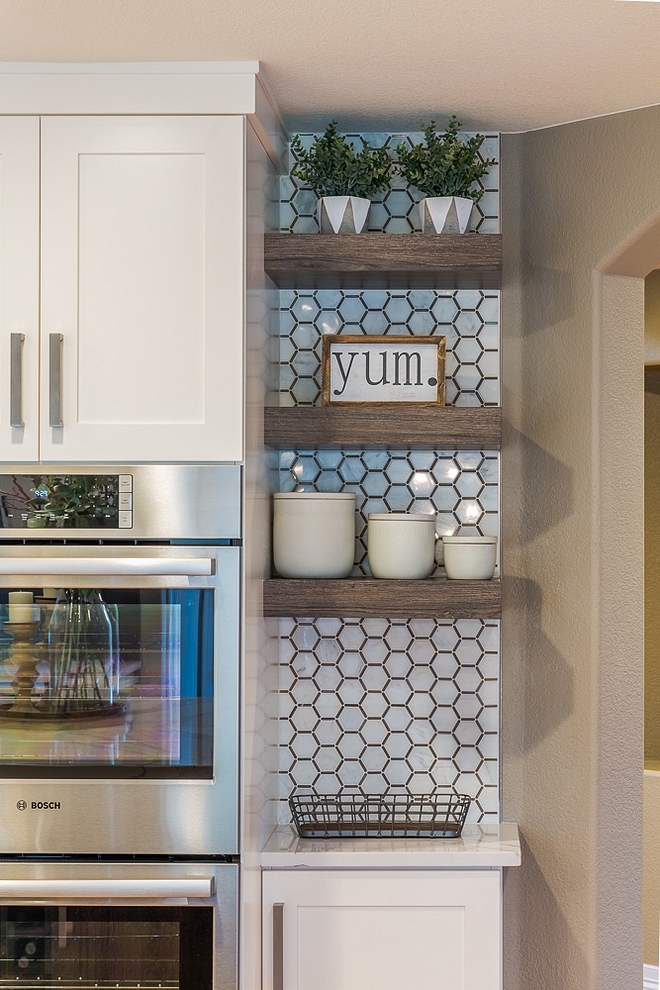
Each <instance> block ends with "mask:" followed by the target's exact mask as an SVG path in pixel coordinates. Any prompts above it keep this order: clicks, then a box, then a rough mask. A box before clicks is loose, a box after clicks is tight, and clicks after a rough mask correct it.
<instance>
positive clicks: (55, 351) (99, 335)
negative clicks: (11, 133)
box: [41, 117, 244, 463]
mask: <svg viewBox="0 0 660 990" xmlns="http://www.w3.org/2000/svg"><path fill="white" fill-rule="evenodd" d="M243 162H244V122H243V119H242V118H240V117H48V118H44V119H43V121H42V173H41V188H42V255H41V257H42V278H41V285H42V301H41V339H42V350H41V380H42V388H41V397H42V398H41V458H42V459H43V460H46V461H58V460H59V461H69V462H71V461H122V462H123V463H130V462H131V461H156V462H159V461H214V460H217V461H225V460H228V461H232V460H234V461H236V460H241V459H242V457H243V440H242V431H243V185H244V183H243V172H244V164H243ZM60 423H61V426H60V425H59V424H60Z"/></svg>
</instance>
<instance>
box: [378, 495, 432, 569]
mask: <svg viewBox="0 0 660 990" xmlns="http://www.w3.org/2000/svg"><path fill="white" fill-rule="evenodd" d="M367 552H368V558H369V567H370V569H371V573H372V574H373V576H374V577H375V578H389V579H390V580H410V581H421V580H422V579H423V578H427V577H428V576H429V574H430V573H431V571H432V570H433V566H434V563H435V513H421V512H410V513H409V512H370V513H369V521H368V526H367Z"/></svg>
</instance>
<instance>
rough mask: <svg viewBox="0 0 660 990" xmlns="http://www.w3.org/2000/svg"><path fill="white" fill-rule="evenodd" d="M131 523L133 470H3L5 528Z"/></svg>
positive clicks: (0, 491)
mask: <svg viewBox="0 0 660 990" xmlns="http://www.w3.org/2000/svg"><path fill="white" fill-rule="evenodd" d="M132 528H133V475H132V474H3V475H0V531H1V530H3V529H4V530H17V529H22V530H53V529H57V530H62V529H76V530H79V529H95V530H113V529H132ZM34 535H36V534H34ZM44 535H46V534H44Z"/></svg>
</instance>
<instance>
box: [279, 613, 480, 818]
mask: <svg viewBox="0 0 660 990" xmlns="http://www.w3.org/2000/svg"><path fill="white" fill-rule="evenodd" d="M280 635H281V652H280V667H279V748H278V791H279V797H280V799H281V800H282V801H284V799H286V797H288V795H289V793H290V792H291V791H292V790H293V789H294V788H295V787H312V788H314V789H315V790H317V791H318V792H319V793H322V794H334V793H337V792H338V791H339V790H351V789H355V788H359V789H362V790H364V791H366V792H367V793H373V794H378V793H383V792H385V791H386V790H394V791H399V792H411V793H428V792H430V791H432V790H433V789H435V788H443V787H446V788H454V789H455V790H456V791H458V792H459V793H462V794H469V795H470V796H471V797H472V798H473V803H472V806H471V809H470V815H469V819H468V820H469V821H473V822H480V821H497V819H498V812H499V623H498V622H496V621H490V620H489V621H484V622H482V621H478V620H473V619H469V620H468V619H464V620H460V621H457V622H455V623H450V622H443V621H435V620H432V619H414V620H410V621H407V622H406V621H404V620H403V619H392V620H387V619H303V618H299V619H282V620H281V623H280ZM280 820H281V821H288V820H289V818H288V809H286V806H283V807H282V808H281V813H280Z"/></svg>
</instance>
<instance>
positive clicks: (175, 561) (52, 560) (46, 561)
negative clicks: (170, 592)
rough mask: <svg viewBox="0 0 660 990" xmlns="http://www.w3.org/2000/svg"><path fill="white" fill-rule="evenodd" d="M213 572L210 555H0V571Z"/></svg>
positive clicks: (62, 574) (114, 573)
mask: <svg viewBox="0 0 660 990" xmlns="http://www.w3.org/2000/svg"><path fill="white" fill-rule="evenodd" d="M214 573H215V560H214V559H213V557H68V558H67V557H0V574H52V575H58V576H62V577H64V578H65V577H66V576H67V575H68V574H71V575H73V574H112V575H118V576H119V575H124V574H138V575H140V574H164V575H170V574H172V575H177V574H184V575H189V576H190V577H196V576H198V575H208V574H214Z"/></svg>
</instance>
